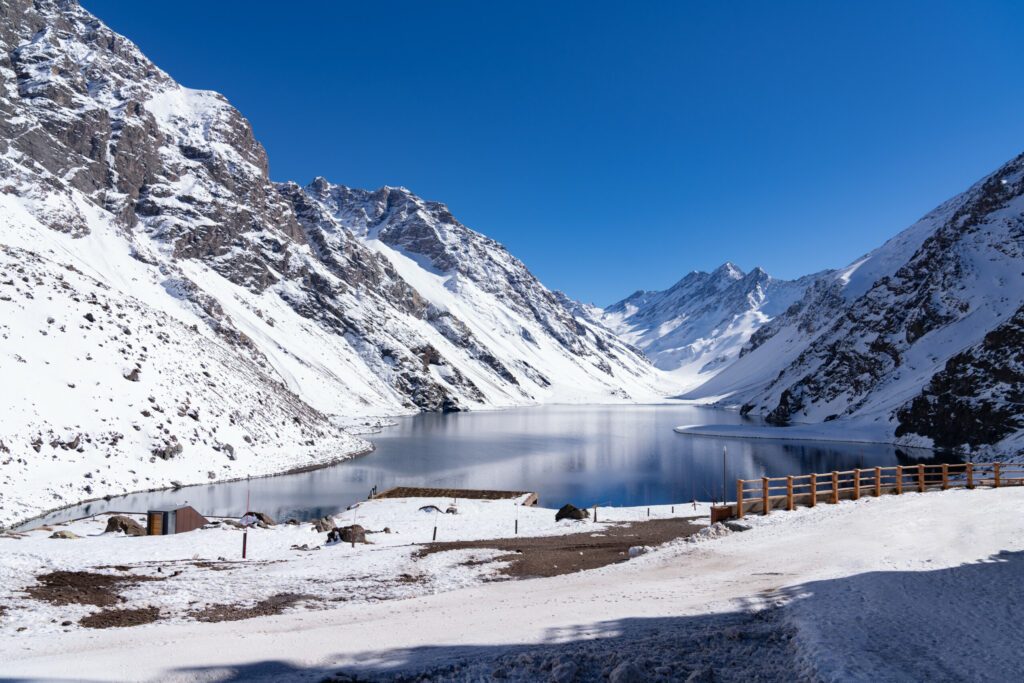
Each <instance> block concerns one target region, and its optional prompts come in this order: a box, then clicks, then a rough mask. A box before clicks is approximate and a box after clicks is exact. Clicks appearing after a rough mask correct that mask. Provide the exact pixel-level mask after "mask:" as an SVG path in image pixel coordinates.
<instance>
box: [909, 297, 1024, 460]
mask: <svg viewBox="0 0 1024 683" xmlns="http://www.w3.org/2000/svg"><path fill="white" fill-rule="evenodd" d="M1021 406H1024V306H1022V307H1021V308H1019V309H1018V310H1017V313H1016V314H1015V315H1014V316H1013V317H1012V318H1010V319H1009V320H1007V321H1006V322H1005V323H1003V324H1002V325H1000V326H999V327H997V328H996V329H994V330H992V331H991V332H989V333H988V334H987V335H985V339H984V341H982V343H981V344H978V345H976V346H973V347H971V348H970V349H967V350H966V351H963V352H961V353H959V354H957V355H955V356H953V357H952V358H950V359H949V361H947V362H946V367H945V368H944V369H943V370H942V371H941V372H938V373H936V374H935V375H934V376H933V377H932V379H931V381H930V382H929V383H928V385H927V386H926V387H925V388H924V389H922V391H921V393H920V395H918V396H917V397H915V398H914V399H912V400H911V401H909V402H907V403H906V404H904V405H903V406H902V407H901V408H900V409H899V410H898V411H897V413H896V416H897V418H898V420H899V425H898V426H897V428H896V435H897V436H904V435H910V434H916V435H919V436H924V437H928V438H930V439H931V440H932V442H933V443H934V444H935V446H936V447H939V448H945V449H960V450H973V449H976V448H978V447H980V446H987V445H991V444H994V443H996V442H998V441H1000V440H1001V439H1003V438H1005V437H1007V436H1009V435H1010V434H1013V433H1014V432H1016V431H1019V430H1021V429H1024V411H1022V410H1021Z"/></svg>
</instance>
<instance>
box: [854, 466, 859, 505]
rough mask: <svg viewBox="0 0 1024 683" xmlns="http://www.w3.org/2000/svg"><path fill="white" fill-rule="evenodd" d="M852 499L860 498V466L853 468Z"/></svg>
mask: <svg viewBox="0 0 1024 683" xmlns="http://www.w3.org/2000/svg"><path fill="white" fill-rule="evenodd" d="M853 499H854V500H860V468H859V467H857V468H854V470H853Z"/></svg>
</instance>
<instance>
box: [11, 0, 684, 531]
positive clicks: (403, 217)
mask: <svg viewBox="0 0 1024 683" xmlns="http://www.w3.org/2000/svg"><path fill="white" fill-rule="evenodd" d="M0 377H2V378H3V394H2V400H0V524H2V523H5V522H9V521H11V520H13V519H18V518H22V517H24V516H26V515H28V514H31V513H33V512H38V511H41V510H43V509H47V508H52V507H57V506H60V505H64V504H68V503H71V502H74V501H77V500H81V499H85V498H90V497H96V496H102V495H107V494H116V493H122V492H124V491H127V490H137V489H144V488H153V487H159V486H167V485H169V484H170V483H171V482H172V481H179V482H181V483H194V482H198V481H207V480H210V479H224V478H231V477H241V476H246V475H250V474H262V473H269V472H273V471H280V470H284V469H289V468H294V467H303V466H308V465H311V464H316V463H322V462H325V461H328V460H333V459H337V458H340V457H345V456H346V455H349V454H352V453H355V452H358V451H360V450H362V449H364V448H366V447H367V444H366V443H365V442H364V441H362V440H360V439H358V438H355V437H352V436H350V435H349V434H347V433H346V432H345V431H344V430H343V429H341V428H339V427H338V426H337V423H338V420H337V419H336V418H335V417H334V416H343V417H344V418H346V419H351V418H353V417H356V416H365V415H382V414H395V413H401V412H410V411H416V410H460V409H468V408H478V407H494V406H505V405H518V404H529V403H538V402H550V401H560V402H580V401H587V402H605V401H626V400H652V399H655V398H659V397H661V396H663V395H665V394H666V393H668V392H669V390H670V387H669V386H668V385H667V384H666V383H665V378H664V377H663V376H662V374H661V373H659V372H658V371H657V370H656V369H655V368H653V367H652V366H651V365H650V363H649V362H648V361H647V360H646V359H645V358H644V357H643V355H642V354H641V353H639V352H637V351H636V350H635V349H632V348H631V347H629V346H628V345H627V344H624V343H623V342H621V341H620V340H618V339H617V338H616V337H615V336H614V335H613V334H611V333H610V332H609V331H607V330H606V329H604V328H603V327H601V326H600V325H597V324H595V323H593V322H592V321H589V320H586V319H584V318H581V317H577V316H576V315H574V313H573V311H572V310H571V309H570V308H569V307H567V303H566V301H565V300H564V299H563V298H562V297H559V296H557V295H556V294H554V293H552V292H550V291H549V290H547V289H546V288H545V287H544V286H543V285H542V284H541V283H540V282H538V281H537V280H536V278H534V277H533V276H532V275H531V274H530V273H529V271H528V270H527V269H526V267H525V266H524V265H523V264H522V263H521V262H519V261H518V260H516V259H515V258H514V257H513V256H511V254H509V253H508V252H507V251H506V250H505V249H504V248H503V247H502V246H501V245H499V244H497V243H496V242H494V241H493V240H490V239H488V238H486V237H484V236H483V235H480V234H479V233H476V232H473V231H472V230H469V229H468V228H466V227H465V226H463V225H461V224H460V223H458V222H457V221H456V220H455V219H454V218H453V217H452V215H451V214H450V213H449V212H448V210H447V209H446V208H445V207H444V206H443V205H441V204H437V203H435V202H428V201H424V200H422V199H420V198H418V197H416V196H415V195H413V194H412V193H410V192H409V191H407V190H404V189H401V188H382V189H381V190H378V191H376V192H368V191H361V190H351V189H348V188H345V187H342V186H338V185H331V184H330V183H328V182H327V181H325V180H322V179H317V180H315V181H314V182H313V183H311V184H310V185H308V186H306V187H300V186H298V185H295V184H293V183H284V184H275V183H273V182H271V180H270V176H269V172H268V160H267V156H266V154H265V152H264V150H263V148H262V146H261V145H260V144H259V142H258V141H256V139H255V138H254V137H253V133H252V129H251V127H250V125H249V123H248V122H247V121H246V120H245V118H244V117H243V116H242V115H241V114H240V113H239V112H238V111H237V110H235V109H234V108H233V107H232V106H231V105H230V104H229V103H228V102H227V101H226V100H225V99H224V98H223V97H222V96H220V95H218V94H216V93H213V92H207V91H197V90H191V89H188V88H184V87H182V86H180V85H178V84H177V83H176V82H175V81H174V80H173V79H172V78H171V77H170V76H169V75H168V74H166V73H164V72H163V71H161V70H160V69H159V68H158V67H157V66H156V65H154V64H153V63H152V62H150V61H149V60H148V59H146V57H145V56H144V55H143V54H142V53H141V52H140V51H139V50H138V49H137V48H136V47H135V46H134V45H133V44H132V43H131V42H130V41H129V40H127V39H126V38H124V37H122V36H120V35H118V34H116V33H114V32H113V31H111V30H110V29H109V28H107V27H106V26H105V25H103V24H102V22H100V21H99V20H98V19H97V18H96V17H94V16H92V15H91V14H90V13H89V12H87V11H86V10H84V9H83V8H82V7H80V6H79V5H77V4H76V3H75V2H72V1H68V0H0Z"/></svg>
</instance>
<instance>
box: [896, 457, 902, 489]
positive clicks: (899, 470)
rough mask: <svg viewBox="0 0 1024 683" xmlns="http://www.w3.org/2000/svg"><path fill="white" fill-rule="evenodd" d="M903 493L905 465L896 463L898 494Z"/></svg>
mask: <svg viewBox="0 0 1024 683" xmlns="http://www.w3.org/2000/svg"><path fill="white" fill-rule="evenodd" d="M902 494H903V465H896V495H897V496H899V495H902Z"/></svg>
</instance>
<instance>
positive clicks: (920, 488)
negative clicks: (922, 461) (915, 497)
mask: <svg viewBox="0 0 1024 683" xmlns="http://www.w3.org/2000/svg"><path fill="white" fill-rule="evenodd" d="M917 492H918V493H924V465H918V466H917Z"/></svg>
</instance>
